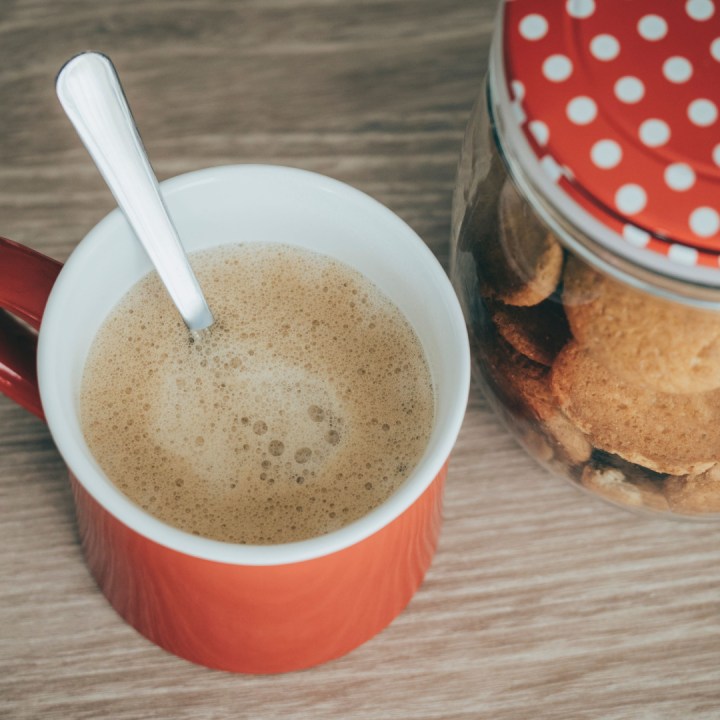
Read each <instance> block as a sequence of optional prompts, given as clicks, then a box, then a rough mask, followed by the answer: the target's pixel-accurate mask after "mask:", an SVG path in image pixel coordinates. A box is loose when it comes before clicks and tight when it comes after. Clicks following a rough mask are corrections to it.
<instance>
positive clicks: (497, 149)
mask: <svg viewBox="0 0 720 720" xmlns="http://www.w3.org/2000/svg"><path fill="white" fill-rule="evenodd" d="M671 5H672V6H671ZM658 7H659V6H658V5H657V3H655V2H652V1H651V0H636V2H634V3H627V2H623V1H622V0H614V1H611V0H606V2H604V3H603V4H602V5H601V4H600V3H597V4H596V3H595V2H593V0H514V1H513V2H505V3H503V4H501V6H500V9H499V14H498V19H497V23H496V26H495V33H494V36H493V42H492V49H491V58H490V63H489V70H488V76H487V81H486V83H485V87H484V88H483V90H482V92H481V94H480V97H479V98H478V100H477V102H476V104H475V107H474V109H473V111H472V115H471V118H470V121H469V125H468V128H467V133H466V136H465V141H464V144H463V148H462V154H461V159H460V165H459V172H458V179H457V186H456V190H455V196H454V201H453V232H452V246H451V277H452V280H453V284H454V286H455V289H456V291H457V293H458V296H459V297H460V301H461V304H462V306H463V310H464V313H465V318H466V322H467V326H468V331H469V335H470V338H471V345H472V355H473V372H474V375H475V377H476V379H477V380H478V381H479V384H480V385H481V387H482V389H483V391H484V394H485V395H486V397H487V399H488V401H489V403H490V405H491V406H492V407H493V408H494V409H495V411H496V412H497V413H498V414H499V415H500V416H501V417H502V418H503V419H504V420H505V422H506V424H507V426H508V427H509V429H510V430H511V432H512V433H513V434H514V435H515V436H516V437H517V439H518V440H519V441H520V442H521V443H522V445H523V446H524V447H525V449H526V450H527V451H528V452H529V453H530V454H531V455H532V456H534V457H535V458H536V459H537V460H538V461H540V462H541V463H542V464H543V465H545V466H546V467H548V468H549V469H550V470H551V471H552V472H554V473H555V474H557V475H560V476H562V477H565V478H567V479H569V480H570V481H572V482H573V483H575V484H577V485H579V486H581V487H582V488H584V489H585V490H587V491H589V492H590V493H593V494H595V495H598V496H600V497H602V498H604V499H605V500H608V501H610V502H612V503H615V504H618V505H621V506H624V507H630V508H634V509H637V510H640V511H646V512H650V513H655V514H664V515H667V516H685V517H693V518H712V517H714V516H716V517H720V122H719V121H718V108H720V84H718V83H717V82H716V78H717V77H718V74H719V73H720V23H719V22H718V21H719V19H720V9H718V11H717V12H716V11H715V8H714V5H713V3H712V2H709V0H689V1H688V2H686V3H674V4H664V5H663V6H662V8H660V9H658Z"/></svg>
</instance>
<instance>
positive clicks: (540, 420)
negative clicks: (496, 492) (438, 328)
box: [485, 336, 592, 464]
mask: <svg viewBox="0 0 720 720" xmlns="http://www.w3.org/2000/svg"><path fill="white" fill-rule="evenodd" d="M495 337H496V339H495V342H494V343H493V344H492V345H490V346H489V348H488V347H487V346H486V349H487V350H488V352H487V356H486V363H485V370H486V376H487V375H489V378H488V379H489V380H490V384H491V390H492V392H493V393H494V394H495V395H496V397H498V398H499V399H500V401H501V402H502V404H503V405H504V406H505V407H506V408H507V409H508V410H510V411H511V412H513V413H514V415H515V416H516V417H520V418H524V419H526V420H528V421H529V422H530V424H531V425H532V428H533V429H534V430H542V431H543V434H544V435H545V436H546V437H547V438H548V440H550V442H551V445H552V446H553V448H554V450H555V451H557V454H558V455H559V456H560V457H562V458H564V459H566V460H567V461H568V462H569V463H570V464H578V463H581V462H584V461H586V460H587V459H588V458H589V457H590V454H591V453H592V447H591V445H590V443H589V442H588V440H587V438H586V437H585V436H584V434H583V433H582V432H580V430H578V428H577V427H576V426H575V425H574V424H573V423H572V422H571V421H570V420H569V419H568V418H567V417H566V416H565V415H564V414H563V413H562V411H561V410H560V408H559V407H558V404H557V402H556V401H555V398H554V397H553V394H552V391H551V389H550V372H549V369H548V368H547V367H545V366H543V365H540V364H538V363H535V362H533V361H532V360H530V359H528V358H527V357H525V356H524V355H521V354H520V353H518V352H516V351H515V350H514V349H513V348H512V347H511V346H509V345H508V344H507V343H506V342H505V341H504V340H503V339H502V338H501V337H498V336H495ZM491 342H492V341H491ZM542 455H543V458H542V459H547V458H546V457H545V456H546V455H547V451H546V450H545V449H543V452H542Z"/></svg>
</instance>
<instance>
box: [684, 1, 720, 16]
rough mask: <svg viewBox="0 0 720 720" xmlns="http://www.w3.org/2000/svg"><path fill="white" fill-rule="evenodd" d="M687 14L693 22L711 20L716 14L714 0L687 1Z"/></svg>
mask: <svg viewBox="0 0 720 720" xmlns="http://www.w3.org/2000/svg"><path fill="white" fill-rule="evenodd" d="M685 12H686V13H687V14H688V15H689V16H690V17H691V18H692V19H693V20H709V19H710V18H711V17H712V16H713V14H714V12H715V6H714V5H713V3H712V0H687V2H686V3H685Z"/></svg>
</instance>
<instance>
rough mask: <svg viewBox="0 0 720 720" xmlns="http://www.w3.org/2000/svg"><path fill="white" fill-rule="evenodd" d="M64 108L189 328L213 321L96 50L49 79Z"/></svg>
mask: <svg viewBox="0 0 720 720" xmlns="http://www.w3.org/2000/svg"><path fill="white" fill-rule="evenodd" d="M55 86H56V91H57V96H58V98H59V99H60V104H61V105H62V106H63V109H64V110H65V113H66V114H67V116H68V117H69V118H70V121H71V122H72V124H73V125H74V126H75V129H76V130H77V133H78V135H79V136H80V139H81V140H82V141H83V144H84V145H85V147H86V148H87V150H88V152H89V153H90V156H91V157H92V159H93V160H94V162H95V165H96V166H97V168H98V170H99V171H100V174H101V175H102V176H103V178H104V179H105V182H106V183H107V185H108V187H109V188H110V190H111V191H112V194H113V195H114V196H115V200H116V201H117V204H118V206H119V207H120V209H121V210H122V211H123V213H124V214H125V217H126V218H127V220H128V222H129V223H130V226H131V227H132V229H133V230H134V231H135V234H136V235H137V237H138V239H139V240H140V242H141V243H142V245H143V247H144V248H145V250H146V252H147V254H148V255H149V257H150V260H151V261H152V263H153V265H154V266H155V269H156V270H157V272H158V275H160V279H161V280H162V282H163V284H164V285H165V287H166V288H167V291H168V293H170V297H171V298H172V300H173V302H174V303H175V306H176V307H177V309H178V310H179V312H180V315H181V316H182V318H183V320H184V321H185V324H186V325H187V326H188V328H189V329H190V330H193V331H197V330H203V329H205V328H207V327H209V326H210V325H212V323H213V316H212V313H211V312H210V308H209V307H208V304H207V301H206V300H205V296H204V295H203V292H202V290H201V289H200V285H199V284H198V281H197V278H196V277H195V273H193V271H192V268H191V267H190V263H189V262H188V259H187V256H186V255H185V251H184V250H183V247H182V245H181V244H180V239H179V238H178V234H177V230H175V226H174V225H173V223H172V220H171V219H170V217H169V215H168V212H167V208H166V207H165V203H164V202H163V199H162V196H161V195H160V189H159V188H158V182H157V178H156V177H155V174H154V173H153V170H152V168H151V167H150V161H149V160H148V157H147V154H146V153H145V148H144V147H143V144H142V141H141V140H140V135H139V134H138V131H137V127H136V126H135V121H134V120H133V116H132V113H131V112H130V108H129V107H128V104H127V100H126V99H125V94H124V92H123V89H122V86H121V85H120V80H119V78H118V76H117V72H116V71H115V68H114V67H113V64H112V63H111V62H110V59H109V58H107V57H106V56H105V55H101V54H100V53H93V52H87V53H81V54H80V55H76V56H75V57H73V58H72V59H71V60H69V61H68V62H67V63H65V65H64V66H63V67H62V69H61V70H60V73H59V74H58V76H57V80H56V83H55Z"/></svg>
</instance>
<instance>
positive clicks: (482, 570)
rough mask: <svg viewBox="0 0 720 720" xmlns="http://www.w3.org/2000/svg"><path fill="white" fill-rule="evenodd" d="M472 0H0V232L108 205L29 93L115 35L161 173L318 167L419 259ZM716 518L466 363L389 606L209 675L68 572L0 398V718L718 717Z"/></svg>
mask: <svg viewBox="0 0 720 720" xmlns="http://www.w3.org/2000/svg"><path fill="white" fill-rule="evenodd" d="M493 14H494V2H493V0H234V1H232V2H229V1H223V0H167V1H165V2H162V1H161V0H125V1H120V0H118V1H117V2H99V1H98V0H0V59H1V60H2V62H1V63H0V234H2V235H5V236H8V237H11V238H14V239H15V240H18V241H20V242H23V243H27V244H28V245H31V246H32V247H34V248H36V249H38V250H40V251H43V252H45V253H48V254H50V255H53V256H54V257H56V258H58V259H61V260H63V259H65V258H66V257H67V256H68V254H69V253H70V252H71V250H72V249H73V247H74V246H75V245H76V243H77V242H78V241H79V240H80V239H81V238H82V237H83V236H84V235H85V233H86V232H87V231H88V230H89V229H90V228H91V227H92V226H93V225H94V224H95V223H96V222H97V221H98V220H100V218H102V217H103V216H104V215H105V214H106V213H107V212H108V211H109V210H110V209H111V208H112V207H113V202H112V199H111V197H110V195H109V193H108V191H107V190H106V188H105V187H104V185H103V183H102V182H101V180H100V178H99V176H98V174H97V172H96V170H95V169H94V167H93V165H92V164H91V162H90V160H89V158H88V156H87V155H86V153H85V151H84V149H83V148H82V147H81V146H80V143H79V141H78V139H77V137H76V136H75V135H74V132H73V130H72V129H71V127H70V125H69V123H68V122H67V121H66V119H65V118H64V116H63V115H62V114H61V111H60V109H59V106H58V103H57V101H56V99H55V96H54V89H53V79H54V76H55V73H56V72H57V70H58V69H59V67H60V65H61V64H62V63H63V61H64V60H66V59H67V58H68V57H70V56H71V55H72V54H74V53H75V52H77V51H79V50H83V49H89V48H92V49H98V50H102V51H104V52H106V53H108V54H109V55H110V56H111V57H112V58H113V59H114V61H115V63H116V65H117V67H118V69H119V72H120V74H121V77H122V78H123V81H124V83H125V86H126V91H127V94H128V97H129V99H130V102H131V104H132V106H133V108H134V111H135V115H136V118H137V120H138V123H139V124H140V127H141V130H142V133H143V137H144V140H145V143H146V145H147V148H148V151H149V153H150V156H151V158H152V160H153V163H154V166H155V168H156V170H157V172H158V175H159V176H160V177H161V178H165V177H168V176H171V175H175V174H178V173H182V172H185V171H188V170H194V169H196V168H201V167H205V166H209V165H217V164H223V163H236V162H263V163H279V164H287V165H294V166H298V167H302V168H306V169H310V170H316V171H319V172H322V173H326V174H329V175H332V176H334V177H336V178H339V179H341V180H344V181H346V182H349V183H351V184H353V185H355V186H357V187H359V188H360V189H362V190H364V191H366V192H368V193H370V194H371V195H373V196H375V197H376V198H378V199H379V200H380V201H381V202H383V203H385V204H387V205H388V206H389V207H390V208H392V209H393V210H394V211H395V212H397V213H399V215H401V216H402V217H403V218H404V219H405V220H406V221H407V222H408V223H409V224H410V225H411V226H412V227H414V228H415V230H417V232H418V233H419V234H420V235H421V236H422V237H423V238H424V239H425V241H426V242H427V243H428V245H429V246H430V247H431V248H432V250H433V251H434V252H435V253H436V254H437V256H438V257H439V258H440V260H441V261H442V262H443V263H446V262H447V257H448V236H449V216H450V199H451V193H452V189H453V182H454V173H455V165H456V161H457V154H458V150H459V146H460V141H461V138H462V134H463V128H464V124H465V122H466V119H467V116H468V113H469V110H470V107H471V104H472V103H473V101H474V99H475V97H476V95H477V94H478V92H479V91H480V88H481V82H482V76H483V73H484V70H485V67H486V58H487V53H488V44H489V33H490V31H491V28H492V24H493ZM719 540H720V528H717V527H714V526H712V525H707V524H706V525H694V524H681V523H675V522H667V521H665V522H663V521H651V520H645V519H639V518H636V517H635V516H633V515H630V514H627V513H625V512H623V511H620V510H616V509H613V508H610V507H607V506H605V505H604V504H603V503H601V502H600V501H597V500H593V499H591V498H588V497H586V496H583V495H581V494H580V493H579V492H578V491H577V490H575V489H573V488H572V487H570V486H569V485H567V484H565V483H563V482H561V481H559V480H556V479H553V478H551V477H550V476H548V475H546V474H545V473H544V472H543V471H542V470H540V469H539V468H538V467H536V466H535V465H534V464H533V462H532V461H530V460H529V459H528V458H527V457H526V456H525V455H524V454H523V452H522V451H521V450H520V449H519V448H518V446H516V444H515V443H514V442H513V440H512V439H511V438H510V437H509V436H508V434H507V433H506V431H505V430H504V429H503V428H502V427H501V426H500V425H499V423H498V421H497V419H496V418H495V417H494V416H493V415H492V414H491V413H490V412H489V411H488V409H487V407H486V405H485V403H484V401H483V399H482V398H481V396H480V395H479V393H478V391H477V389H476V388H474V389H473V391H472V393H471V398H470V404H469V407H468V412H467V418H466V421H465V424H464V427H463V429H462V432H461V435H460V438H459V441H458V444H457V448H456V450H455V453H454V456H453V460H452V464H451V469H450V473H449V477H448V484H447V495H446V505H445V525H444V530H443V534H442V538H441V542H440V547H439V551H438V553H437V556H436V558H435V561H434V564H433V566H432V568H431V570H430V572H429V574H428V576H427V579H426V581H425V583H424V585H423V586H422V588H421V589H420V591H419V592H418V593H417V595H416V596H415V598H414V599H413V601H412V602H411V604H410V606H409V607H408V609H407V610H406V611H405V612H404V613H403V614H402V615H401V616H400V617H399V618H398V619H397V620H396V621H395V622H394V623H393V624H392V625H391V626H390V627H389V628H388V629H386V630H385V631H384V632H382V633H381V634H380V635H379V636H377V637H376V638H374V639H373V640H371V641H370V642H368V643H367V644H366V645H364V646H363V647H361V648H360V649H358V650H356V651H354V652H353V653H351V654H350V655H348V656H346V657H344V658H342V659H340V660H336V661H334V662H331V663H328V664H327V665H324V666H321V667H318V668H314V669H312V670H308V671H304V672H299V673H293V674H288V675H283V676H269V677H253V676H240V675H237V676H234V675H230V674H226V673H222V672H215V671H211V670H207V669H205V668H202V667H197V666H194V665H191V664H190V663H187V662H185V661H183V660H180V659H178V658H176V657H174V656H171V655H168V654H166V653H165V652H163V651H162V650H160V649H159V648H157V647H155V646H154V645H152V644H151V643H149V642H148V641H146V640H145V639H144V638H142V637H140V636H139V635H138V634H137V633H136V632H135V631H134V630H132V629H131V628H130V627H128V626H127V625H125V624H124V623H123V622H122V621H121V620H120V619H119V617H118V616H117V615H116V614H115V612H114V611H113V610H112V609H111V608H110V606H109V605H108V604H107V602H106V601H105V599H104V598H103V596H102V595H101V594H100V592H99V591H98V590H97V588H96V586H95V585H94V583H93V581H92V580H91V578H90V576H89V575H88V573H87V571H86V569H85V566H84V565H83V560H82V557H81V553H80V549H79V546H78V538H77V534H76V530H75V526H74V519H73V508H72V502H71V496H70V492H69V488H68V482H67V477H66V474H65V470H64V467H63V464H62V462H61V460H60V457H59V455H58V453H57V451H56V450H55V447H54V445H53V442H52V440H51V438H50V436H49V434H48V432H47V430H46V428H45V426H44V425H43V424H42V423H41V422H39V421H37V420H35V419H34V418H32V417H31V416H29V415H28V414H26V413H25V412H23V411H22V410H20V409H19V408H18V407H15V406H14V405H13V404H12V403H11V402H10V401H9V400H7V399H5V398H0V579H1V580H0V583H1V584H0V717H2V718H63V719H64V720H67V719H70V718H105V717H107V718H114V719H116V720H126V719H129V718H260V719H268V720H269V719H271V718H273V719H274V718H278V719H279V718H283V719H286V718H308V719H312V720H324V719H326V718H368V719H375V718H377V719H380V718H382V719H385V718H417V719H418V720H430V719H431V718H432V719H433V720H435V719H443V720H451V719H452V718H493V719H502V718H573V719H575V718H608V719H614V718H641V719H650V718H683V719H684V718H718V717H720V587H719V586H720V543H719V542H718V541H719Z"/></svg>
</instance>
